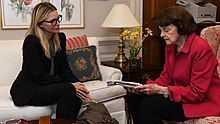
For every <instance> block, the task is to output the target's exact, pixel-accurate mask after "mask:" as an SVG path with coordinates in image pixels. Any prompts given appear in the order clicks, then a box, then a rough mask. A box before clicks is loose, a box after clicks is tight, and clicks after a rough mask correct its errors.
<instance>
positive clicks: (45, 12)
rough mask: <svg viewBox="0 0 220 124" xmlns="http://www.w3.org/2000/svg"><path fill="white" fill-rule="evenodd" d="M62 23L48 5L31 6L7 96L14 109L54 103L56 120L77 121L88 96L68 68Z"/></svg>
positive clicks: (52, 7) (46, 3) (59, 17)
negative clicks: (20, 58)
mask: <svg viewBox="0 0 220 124" xmlns="http://www.w3.org/2000/svg"><path fill="white" fill-rule="evenodd" d="M61 21H62V16H61V15H59V14H58V12H57V9H56V7H55V6H53V5H52V4H51V3H48V2H42V3H39V4H37V5H36V6H35V7H34V9H33V11H32V18H31V24H30V27H29V29H28V31H27V33H26V38H25V40H24V43H23V63H22V69H21V71H20V73H19V75H18V76H17V78H16V80H15V81H14V83H13V85H12V87H11V91H10V93H11V96H12V99H13V101H14V104H15V105H16V106H24V105H31V106H47V105H51V104H54V103H56V104H57V111H56V118H59V119H76V117H77V115H78V112H79V110H80V106H81V104H82V102H83V101H88V100H89V99H90V95H89V92H88V90H87V89H86V87H85V86H84V85H83V84H82V83H81V82H79V80H78V79H77V78H76V77H75V76H74V75H73V74H72V71H71V69H70V68H69V65H68V62H67V56H66V49H65V46H66V36H65V34H64V33H60V28H59V26H60V22H61Z"/></svg>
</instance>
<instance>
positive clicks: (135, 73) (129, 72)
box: [101, 61, 163, 84]
mask: <svg viewBox="0 0 220 124" xmlns="http://www.w3.org/2000/svg"><path fill="white" fill-rule="evenodd" d="M101 63H102V65H105V66H109V67H114V68H118V69H120V70H121V72H122V74H123V77H122V78H123V79H122V80H124V81H134V82H138V83H142V84H144V83H146V79H147V78H148V77H149V78H150V79H152V80H155V79H156V78H158V77H159V75H160V73H161V71H162V70H163V67H161V66H153V65H145V64H143V63H142V64H141V65H140V66H137V67H135V66H130V64H129V63H128V64H127V65H122V66H121V65H118V64H117V63H115V62H114V61H102V62H101Z"/></svg>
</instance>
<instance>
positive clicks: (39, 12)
mask: <svg viewBox="0 0 220 124" xmlns="http://www.w3.org/2000/svg"><path fill="white" fill-rule="evenodd" d="M56 10H57V8H56V7H55V6H54V5H52V4H51V3H49V2H41V3H39V4H37V5H36V6H35V7H34V9H33V11H32V15H31V24H30V26H29V28H28V31H27V32H26V36H28V35H35V36H37V37H38V38H39V40H40V44H41V46H42V48H43V50H44V53H45V55H46V56H47V58H49V59H50V58H51V55H50V46H49V41H48V40H49V39H47V36H46V34H45V33H44V31H43V29H42V28H41V27H40V23H41V22H42V21H44V20H45V18H46V17H47V15H48V14H49V13H50V12H53V11H56ZM52 40H53V41H54V46H55V52H57V51H58V50H59V49H60V41H59V36H58V34H57V33H55V34H54V35H53V38H52Z"/></svg>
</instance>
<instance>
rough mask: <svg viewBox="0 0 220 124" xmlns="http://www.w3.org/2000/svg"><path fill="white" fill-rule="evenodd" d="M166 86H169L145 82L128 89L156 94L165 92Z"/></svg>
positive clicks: (140, 92) (133, 91)
mask: <svg viewBox="0 0 220 124" xmlns="http://www.w3.org/2000/svg"><path fill="white" fill-rule="evenodd" d="M166 88H167V87H164V86H159V85H157V84H145V85H141V86H137V87H135V88H126V90H127V91H128V92H131V93H136V94H147V95H154V94H164V93H165V89H166Z"/></svg>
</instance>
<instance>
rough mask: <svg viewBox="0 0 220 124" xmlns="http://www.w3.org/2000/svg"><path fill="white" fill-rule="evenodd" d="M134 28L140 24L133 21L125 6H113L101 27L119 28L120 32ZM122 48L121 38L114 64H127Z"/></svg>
mask: <svg viewBox="0 0 220 124" xmlns="http://www.w3.org/2000/svg"><path fill="white" fill-rule="evenodd" d="M136 26H140V24H139V23H138V21H137V20H136V19H135V17H134V16H133V14H132V12H131V10H130V9H129V7H128V5H126V4H115V5H114V6H113V8H112V10H111V11H110V13H109V14H108V16H107V17H106V19H105V21H104V22H103V24H102V25H101V27H103V28H120V29H121V31H123V29H124V28H131V27H136ZM120 33H121V32H120ZM124 47H125V45H124V39H123V37H120V40H119V42H118V55H117V57H115V62H116V63H124V64H127V62H128V59H127V57H126V56H125V53H124Z"/></svg>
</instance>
